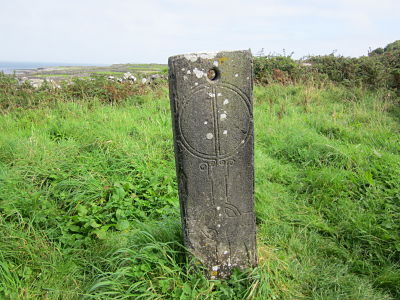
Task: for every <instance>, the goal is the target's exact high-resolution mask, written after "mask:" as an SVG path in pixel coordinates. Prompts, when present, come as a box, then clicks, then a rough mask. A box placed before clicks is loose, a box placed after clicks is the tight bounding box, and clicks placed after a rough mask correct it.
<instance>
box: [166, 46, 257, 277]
mask: <svg viewBox="0 0 400 300" xmlns="http://www.w3.org/2000/svg"><path fill="white" fill-rule="evenodd" d="M168 66H169V89H170V99H171V111H172V120H173V130H174V140H175V158H176V172H177V178H178V185H179V198H180V205H181V218H182V226H183V236H184V243H185V245H186V246H187V247H188V248H189V249H190V250H191V251H192V253H193V254H194V255H195V256H196V257H197V258H198V259H199V260H200V261H201V262H202V263H203V265H205V266H206V268H207V269H208V272H209V273H208V277H209V278H211V279H214V278H228V277H229V276H230V274H231V271H232V269H233V268H235V267H238V268H240V269H244V268H247V267H251V266H255V265H256V264H257V256H256V225H255V214H254V167H253V150H254V143H253V139H254V137H253V114H252V89H253V83H252V55H251V52H250V51H232V52H218V53H195V54H185V55H177V56H173V57H170V58H169V61H168Z"/></svg>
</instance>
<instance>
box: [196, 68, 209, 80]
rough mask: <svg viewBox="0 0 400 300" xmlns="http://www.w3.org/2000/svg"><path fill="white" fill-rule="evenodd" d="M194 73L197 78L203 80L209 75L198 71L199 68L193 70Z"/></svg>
mask: <svg viewBox="0 0 400 300" xmlns="http://www.w3.org/2000/svg"><path fill="white" fill-rule="evenodd" d="M193 73H194V74H195V75H196V77H197V78H201V77H203V76H206V75H207V74H205V73H204V72H203V71H201V70H199V69H197V68H194V69H193Z"/></svg>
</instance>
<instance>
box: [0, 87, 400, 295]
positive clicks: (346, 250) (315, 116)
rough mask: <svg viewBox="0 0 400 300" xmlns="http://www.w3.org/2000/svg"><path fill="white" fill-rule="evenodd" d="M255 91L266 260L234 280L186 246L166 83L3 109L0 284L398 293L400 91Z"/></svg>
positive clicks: (127, 291)
mask: <svg viewBox="0 0 400 300" xmlns="http://www.w3.org/2000/svg"><path fill="white" fill-rule="evenodd" d="M254 92H255V100H254V119H255V134H256V145H255V167H256V214H257V226H258V232H257V236H258V243H257V246H258V252H259V259H260V263H259V266H258V267H257V268H255V269H254V270H248V271H245V272H235V274H234V275H233V277H232V279H230V280H228V281H218V280H215V281H209V280H207V279H206V278H205V277H204V276H203V273H202V270H201V266H198V264H196V262H195V261H194V260H192V258H191V257H190V256H188V255H187V253H186V250H185V249H184V247H183V246H182V240H181V234H180V219H179V205H178V199H177V186H176V182H175V168H174V158H173V146H172V131H171V128H170V126H171V121H170V112H169V101H168V94H167V89H166V87H165V86H164V85H161V86H158V87H157V88H156V89H155V90H148V91H146V92H136V93H132V94H129V93H128V94H127V95H125V96H124V98H123V100H122V99H121V101H117V102H115V101H114V102H113V101H103V100H102V99H103V98H101V95H102V93H99V95H100V96H99V95H95V94H93V95H90V97H84V96H82V97H78V98H77V99H74V101H68V99H64V100H62V101H61V100H60V101H56V102H55V101H52V99H53V98H51V96H49V98H46V99H50V100H49V101H47V102H43V103H41V104H37V105H35V106H31V109H21V108H20V109H15V107H14V108H7V109H5V110H4V111H3V114H2V115H0V298H5V299H82V298H83V299H122V298H127V299H136V298H137V299H398V298H399V297H400V268H399V260H400V255H399V254H400V235H399V232H400V220H399V219H400V202H399V200H400V147H399V145H400V143H399V142H400V141H399V129H400V110H399V102H398V98H395V97H394V96H393V95H392V94H390V93H389V94H388V92H387V91H384V90H378V91H375V92H369V91H366V90H363V89H359V88H351V89H350V88H349V89H345V88H342V87H336V86H333V85H326V86H324V87H323V88H316V87H315V86H309V85H296V86H281V85H269V86H267V87H256V88H255V91H254ZM3 99H5V98H3ZM57 99H59V98H57ZM110 102H111V104H110ZM21 105H22V104H21Z"/></svg>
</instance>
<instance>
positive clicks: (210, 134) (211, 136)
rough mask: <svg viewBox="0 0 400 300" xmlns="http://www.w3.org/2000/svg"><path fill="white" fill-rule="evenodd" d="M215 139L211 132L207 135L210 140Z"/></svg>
mask: <svg viewBox="0 0 400 300" xmlns="http://www.w3.org/2000/svg"><path fill="white" fill-rule="evenodd" d="M213 137H214V135H213V134H212V133H211V132H209V133H207V135H206V138H207V139H208V140H211V139H212V138H213Z"/></svg>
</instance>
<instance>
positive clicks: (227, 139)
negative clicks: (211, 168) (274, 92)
mask: <svg viewBox="0 0 400 300" xmlns="http://www.w3.org/2000/svg"><path fill="white" fill-rule="evenodd" d="M251 126H252V123H251V110H250V100H249V99H248V97H247V96H246V95H245V94H244V93H243V92H241V91H240V90H239V89H238V88H237V87H235V86H232V85H228V84H217V85H215V86H213V87H211V86H208V85H201V86H198V87H197V88H196V89H194V90H193V91H192V93H191V94H190V95H189V96H188V97H187V98H186V99H185V100H184V103H183V105H182V106H181V109H180V111H179V126H178V129H179V133H180V134H179V135H180V139H181V141H182V145H183V146H184V147H185V149H186V150H187V151H189V152H190V153H191V154H193V155H194V156H196V157H199V158H203V159H217V160H219V159H225V158H229V157H231V156H233V155H235V154H236V153H237V151H238V149H239V148H240V147H243V146H244V144H245V143H246V142H247V140H248V138H249V136H250V133H251Z"/></svg>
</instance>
